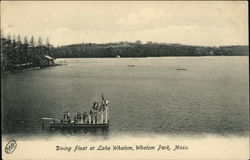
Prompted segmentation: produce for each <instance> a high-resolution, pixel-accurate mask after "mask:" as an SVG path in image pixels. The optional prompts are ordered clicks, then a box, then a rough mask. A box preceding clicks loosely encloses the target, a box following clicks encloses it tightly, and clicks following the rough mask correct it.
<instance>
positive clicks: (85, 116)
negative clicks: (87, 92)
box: [61, 94, 109, 124]
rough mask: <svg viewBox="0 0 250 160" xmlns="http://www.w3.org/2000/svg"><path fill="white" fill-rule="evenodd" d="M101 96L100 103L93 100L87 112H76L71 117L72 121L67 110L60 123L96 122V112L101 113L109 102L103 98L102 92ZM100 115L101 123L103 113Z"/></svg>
mask: <svg viewBox="0 0 250 160" xmlns="http://www.w3.org/2000/svg"><path fill="white" fill-rule="evenodd" d="M101 98H102V101H101V103H98V102H94V103H93V105H92V108H91V109H90V111H89V112H84V113H80V112H76V114H75V115H74V117H73V118H74V120H73V121H71V117H70V114H69V112H68V111H67V112H64V113H63V119H61V124H65V123H66V124H71V123H75V124H79V123H97V113H98V112H99V113H101V114H103V112H104V111H105V109H106V107H107V105H108V103H109V102H108V101H107V100H105V99H104V96H103V94H102V96H101ZM101 116H102V120H101V121H102V122H101V123H103V115H101Z"/></svg>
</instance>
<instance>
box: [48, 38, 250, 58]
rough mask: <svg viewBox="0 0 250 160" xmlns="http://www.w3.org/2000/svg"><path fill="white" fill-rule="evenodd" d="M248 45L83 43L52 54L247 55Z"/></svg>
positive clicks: (63, 47) (89, 55)
mask: <svg viewBox="0 0 250 160" xmlns="http://www.w3.org/2000/svg"><path fill="white" fill-rule="evenodd" d="M248 50H249V48H248V46H221V47H204V46H191V45H181V44H167V43H153V42H148V43H146V44H142V43H141V42H140V41H136V42H118V43H106V44H96V43H82V44H74V45H67V46H61V47H56V48H54V49H53V51H52V53H51V54H52V56H54V57H57V58H76V57H79V58H85V57H87V58H91V57H115V56H118V55H119V56H120V57H159V56H246V55H248Z"/></svg>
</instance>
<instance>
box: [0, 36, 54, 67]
mask: <svg viewBox="0 0 250 160" xmlns="http://www.w3.org/2000/svg"><path fill="white" fill-rule="evenodd" d="M52 49H53V46H52V45H51V44H50V43H49V39H48V38H47V39H46V42H45V43H43V39H42V38H41V37H39V38H38V39H37V41H36V40H35V38H34V37H33V36H31V38H30V39H28V37H27V36H24V37H23V38H21V36H20V35H18V36H17V37H15V36H12V37H11V35H8V36H7V37H4V36H2V35H1V70H2V71H8V70H15V69H18V68H25V67H36V66H39V65H40V58H41V57H42V56H44V55H51V51H52Z"/></svg>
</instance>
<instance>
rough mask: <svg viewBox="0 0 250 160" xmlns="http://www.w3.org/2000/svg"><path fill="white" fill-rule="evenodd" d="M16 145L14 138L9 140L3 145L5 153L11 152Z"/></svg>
mask: <svg viewBox="0 0 250 160" xmlns="http://www.w3.org/2000/svg"><path fill="white" fill-rule="evenodd" d="M16 147H17V143H16V141H15V140H11V141H9V142H8V143H7V145H6V147H5V153H7V154H11V153H12V152H14V151H15V149H16Z"/></svg>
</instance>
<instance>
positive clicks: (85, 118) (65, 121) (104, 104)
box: [42, 94, 109, 130]
mask: <svg viewBox="0 0 250 160" xmlns="http://www.w3.org/2000/svg"><path fill="white" fill-rule="evenodd" d="M101 99H102V100H101V102H100V103H99V102H94V103H93V105H92V107H91V109H90V111H88V112H83V113H81V112H76V114H75V115H74V116H73V118H72V117H71V116H70V113H69V112H68V111H67V112H64V113H63V116H62V118H61V119H60V120H59V119H53V118H42V119H43V122H42V126H43V128H45V120H52V122H51V123H50V124H49V128H50V129H52V130H54V129H91V128H92V129H99V128H100V129H107V128H108V127H109V107H108V104H109V101H108V100H106V99H105V98H104V96H103V94H102V96H101Z"/></svg>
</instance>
